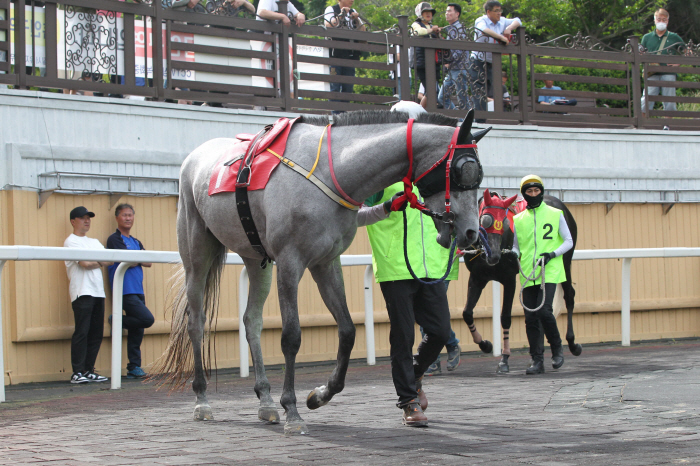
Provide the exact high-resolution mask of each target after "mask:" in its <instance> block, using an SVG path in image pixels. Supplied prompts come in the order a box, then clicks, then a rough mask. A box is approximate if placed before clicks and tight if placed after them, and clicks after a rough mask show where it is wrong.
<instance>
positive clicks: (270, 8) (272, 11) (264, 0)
mask: <svg viewBox="0 0 700 466" xmlns="http://www.w3.org/2000/svg"><path fill="white" fill-rule="evenodd" d="M282 1H287V11H288V12H289V13H291V14H292V17H293V18H294V22H295V23H296V25H297V26H301V25H302V24H304V23H305V22H306V16H304V13H300V12H299V10H297V8H296V7H295V6H294V4H292V2H290V1H288V0H282ZM278 12H279V7H278V6H277V0H260V3H258V17H257V18H256V19H257V20H260V21H281V22H282V24H284V25H285V26H289V25H290V24H292V22H291V20H290V19H289V17H287V16H285V15H283V14H282V13H278Z"/></svg>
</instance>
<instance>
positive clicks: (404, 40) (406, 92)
mask: <svg viewBox="0 0 700 466" xmlns="http://www.w3.org/2000/svg"><path fill="white" fill-rule="evenodd" d="M398 20H399V34H400V35H401V46H400V47H399V54H400V60H401V61H400V62H399V69H400V70H401V73H400V74H401V89H399V96H400V98H401V100H411V69H410V68H409V67H408V49H409V45H408V16H406V15H400V16H399V17H398Z"/></svg>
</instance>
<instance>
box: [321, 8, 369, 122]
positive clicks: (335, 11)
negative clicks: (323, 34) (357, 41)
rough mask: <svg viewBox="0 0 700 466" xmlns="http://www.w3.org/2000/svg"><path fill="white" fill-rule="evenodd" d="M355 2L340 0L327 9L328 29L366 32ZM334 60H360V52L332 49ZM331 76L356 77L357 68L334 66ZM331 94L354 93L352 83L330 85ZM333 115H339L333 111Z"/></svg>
mask: <svg viewBox="0 0 700 466" xmlns="http://www.w3.org/2000/svg"><path fill="white" fill-rule="evenodd" d="M354 2H355V0H338V3H337V4H335V5H331V6H329V7H328V8H326V11H325V12H324V13H323V18H324V20H325V21H324V22H325V25H326V27H334V28H343V29H351V30H358V31H364V30H365V24H364V23H363V22H362V20H361V19H360V14H359V13H358V12H357V11H355V10H354V9H353V8H352V4H353V3H354ZM334 40H336V41H344V42H354V41H351V40H349V39H334ZM331 57H332V58H342V59H345V60H359V59H360V52H359V51H358V50H348V49H335V48H333V49H331ZM330 73H331V76H352V77H353V78H354V77H355V67H352V66H334V65H331V67H330ZM330 84H331V92H347V93H352V92H353V84H352V83H330ZM329 100H330V102H340V101H338V100H333V99H329ZM333 113H339V112H336V111H333Z"/></svg>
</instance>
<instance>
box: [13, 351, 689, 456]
mask: <svg viewBox="0 0 700 466" xmlns="http://www.w3.org/2000/svg"><path fill="white" fill-rule="evenodd" d="M565 355H566V364H565V365H564V367H563V368H562V369H560V370H559V371H553V370H549V371H547V373H546V374H544V375H542V376H527V377H526V376H525V375H524V369H525V367H526V365H527V363H528V360H529V357H528V356H527V355H525V354H523V353H516V354H514V355H513V356H512V357H511V370H512V372H511V374H509V375H505V376H503V375H496V374H495V367H496V363H497V359H496V358H493V357H487V356H481V355H477V354H465V355H463V356H462V358H463V359H462V364H461V365H460V367H459V368H458V369H457V370H456V371H455V372H453V373H447V372H445V371H443V375H441V376H435V377H431V378H426V381H425V383H424V388H425V391H426V393H427V395H428V398H429V400H430V407H429V409H428V411H427V414H428V417H429V419H430V427H429V428H426V429H415V428H413V429H412V428H407V427H403V426H402V425H401V421H400V411H399V410H398V409H397V408H395V407H394V402H395V396H394V391H393V385H392V383H391V377H390V370H389V366H388V363H387V362H386V361H380V363H379V364H378V365H377V366H374V367H367V366H365V365H363V364H362V363H361V362H356V363H354V364H353V365H352V366H351V368H350V370H349V373H348V380H347V384H346V388H345V391H344V392H343V393H341V394H339V395H337V396H336V398H335V399H334V400H333V401H331V403H330V404H329V405H328V406H325V407H322V408H321V409H319V410H317V411H309V410H308V409H306V406H305V404H304V403H303V401H304V400H305V399H306V395H307V393H308V391H309V390H311V389H312V388H313V387H315V386H317V385H321V384H323V383H325V379H326V377H327V376H328V374H329V372H330V370H331V366H311V367H304V368H301V369H300V370H298V372H297V374H298V376H297V397H298V399H299V401H300V413H301V415H302V416H303V417H304V419H305V420H306V422H307V424H308V426H309V429H310V431H311V434H310V435H308V436H301V437H285V436H284V435H283V426H282V424H280V425H266V424H263V423H261V422H259V421H258V420H257V398H256V397H255V394H254V392H253V390H252V385H253V380H252V379H240V378H239V377H237V376H236V375H234V374H225V375H220V376H219V378H218V383H217V390H216V391H214V387H213V383H212V384H210V401H211V404H212V408H213V410H214V416H215V420H214V421H211V422H194V421H192V420H191V418H192V409H193V407H194V403H193V401H194V396H193V395H192V394H191V393H190V392H187V393H176V394H173V395H170V396H168V395H167V394H166V393H164V392H158V391H156V390H155V389H154V388H153V387H152V386H150V385H144V384H140V383H138V382H134V381H128V380H126V379H125V380H124V381H123V387H124V388H123V389H122V390H118V391H112V390H109V389H108V386H107V385H106V384H103V385H104V386H100V385H89V386H71V385H70V384H68V383H65V382H64V383H49V384H30V385H25V386H19V387H8V390H7V398H8V400H9V402H8V403H3V404H0V465H9V464H13V465H14V464H41V465H54V464H55V465H58V464H61V465H65V464H72V465H82V464H86V465H87V464H90V465H95V464H100V465H133V464H149V465H150V464H155V465H165V464H175V465H180V464H187V465H190V464H202V465H203V464H207V465H208V464H236V465H256V466H259V465H281V464H292V465H306V464H313V465H326V464H332V465H340V464H377V465H394V464H396V465H399V464H445V465H465V464H474V465H479V464H493V463H494V462H496V463H498V464H514V465H522V464H538V465H578V464H586V465H606V466H608V465H635V466H639V465H652V464H653V465H658V464H700V402H699V401H698V400H700V365H699V364H698V363H699V362H700V340H686V341H681V342H656V343H645V344H641V345H640V344H637V345H634V346H633V347H631V348H621V347H618V346H584V353H583V355H582V356H580V357H579V358H574V357H573V356H570V355H569V354H568V352H566V353H565ZM282 376H283V372H282V370H281V369H280V368H274V369H272V370H270V371H269V377H270V382H271V383H272V386H273V397H274V398H276V399H278V398H279V396H280V393H281V385H282Z"/></svg>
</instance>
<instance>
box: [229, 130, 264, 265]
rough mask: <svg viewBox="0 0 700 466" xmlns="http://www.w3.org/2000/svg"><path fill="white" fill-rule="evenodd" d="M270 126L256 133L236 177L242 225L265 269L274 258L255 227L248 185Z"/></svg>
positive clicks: (237, 204)
mask: <svg viewBox="0 0 700 466" xmlns="http://www.w3.org/2000/svg"><path fill="white" fill-rule="evenodd" d="M270 128H272V126H266V127H265V128H264V129H263V130H262V131H260V132H259V133H258V134H257V135H255V139H253V141H252V142H251V143H250V146H248V151H247V152H246V154H245V156H244V157H243V158H242V159H241V162H240V165H239V166H238V177H237V178H236V208H237V209H238V217H239V218H240V219H241V225H243V229H244V230H245V234H246V236H247V237H248V241H250V245H251V246H252V247H253V249H254V250H255V252H257V253H258V254H260V255H261V256H262V257H263V260H262V262H261V263H260V267H261V268H263V269H264V268H265V267H267V264H268V263H271V262H272V259H270V256H268V255H267V251H265V247H264V246H263V244H262V241H260V235H259V234H258V229H257V228H256V227H255V222H254V221H253V213H252V212H251V210H250V202H249V201H248V186H249V185H250V171H251V165H252V164H253V157H254V154H255V151H256V148H257V146H258V143H259V142H260V140H261V139H262V137H263V136H264V135H265V134H266V133H267V132H268V131H269V130H270Z"/></svg>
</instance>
